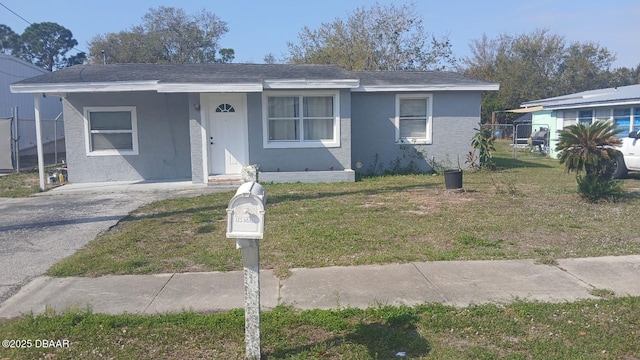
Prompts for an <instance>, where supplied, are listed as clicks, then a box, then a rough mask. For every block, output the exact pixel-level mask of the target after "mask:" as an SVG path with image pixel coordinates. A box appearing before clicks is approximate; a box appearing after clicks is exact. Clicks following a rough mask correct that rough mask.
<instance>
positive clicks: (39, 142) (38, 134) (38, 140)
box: [33, 94, 45, 191]
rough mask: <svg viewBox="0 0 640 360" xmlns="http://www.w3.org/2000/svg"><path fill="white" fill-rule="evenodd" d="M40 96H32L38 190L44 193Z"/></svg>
mask: <svg viewBox="0 0 640 360" xmlns="http://www.w3.org/2000/svg"><path fill="white" fill-rule="evenodd" d="M40 96H42V95H40V94H34V95H33V105H34V112H35V115H36V146H37V149H38V175H39V176H40V190H42V191H44V189H45V185H44V151H43V149H42V126H41V124H40Z"/></svg>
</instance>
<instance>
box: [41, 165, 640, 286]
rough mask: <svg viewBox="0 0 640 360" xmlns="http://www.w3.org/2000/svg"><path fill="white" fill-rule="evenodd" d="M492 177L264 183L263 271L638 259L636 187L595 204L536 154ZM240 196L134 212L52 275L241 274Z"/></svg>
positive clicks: (628, 184) (629, 184)
mask: <svg viewBox="0 0 640 360" xmlns="http://www.w3.org/2000/svg"><path fill="white" fill-rule="evenodd" d="M495 160H496V163H497V164H498V166H499V170H498V171H495V172H489V173H487V172H468V171H466V172H465V173H464V179H463V185H464V189H465V191H464V192H452V191H447V190H445V189H444V179H443V177H442V176H438V175H405V176H386V177H374V178H365V179H362V180H361V181H358V182H356V183H341V184H263V185H264V186H265V189H266V191H267V199H268V201H267V215H266V224H265V238H264V240H262V241H261V243H260V245H261V267H263V268H266V269H276V272H277V273H278V274H281V276H286V274H287V273H288V270H287V269H291V268H297V267H324V266H334V265H342V266H349V265H361V264H384V263H404V262H412V261H431V260H467V259H474V260H480V259H518V258H532V259H542V260H541V262H544V263H552V262H553V259H557V258H565V257H584V256H601V255H625V254H637V253H640V236H639V235H638V233H637V231H635V229H634V228H633V227H632V226H629V224H633V223H634V222H635V218H636V216H635V215H634V214H637V213H638V212H639V211H640V194H639V193H638V191H637V190H636V189H637V188H638V187H639V186H638V185H637V184H638V179H636V178H630V179H628V180H625V188H626V189H627V196H626V197H625V199H623V201H621V202H619V203H599V204H589V203H586V202H584V201H582V200H580V197H579V196H578V195H577V193H576V183H575V177H574V176H572V175H567V174H565V172H564V170H563V169H562V168H561V167H560V166H559V165H558V163H557V161H555V160H552V159H545V158H541V157H539V156H535V154H533V155H529V157H525V156H524V155H519V158H517V159H513V158H511V157H510V156H505V157H496V158H495ZM232 195H233V193H226V194H214V195H206V196H201V197H197V198H188V199H174V200H166V201H161V202H157V203H153V204H150V205H148V206H145V207H143V208H140V209H138V210H136V211H134V212H133V213H132V214H131V215H130V216H129V217H128V218H127V219H125V220H124V221H122V222H121V223H120V224H119V225H118V226H117V227H116V228H115V229H113V230H112V231H110V232H108V233H106V234H103V235H102V236H100V237H98V238H97V239H96V240H95V241H93V242H91V243H90V244H88V245H87V246H86V247H85V248H84V249H82V250H81V251H79V252H78V253H77V254H75V255H74V256H72V257H70V258H68V259H65V260H64V261H63V262H61V263H59V264H57V265H56V266H54V268H53V269H52V270H51V271H50V272H49V274H50V275H56V276H68V275H89V276H97V275H104V274H144V273H156V272H188V271H216V270H217V271H228V270H239V269H241V259H240V252H239V251H237V250H236V249H235V246H234V241H233V240H231V239H227V238H226V237H225V233H226V220H225V219H226V207H227V204H228V202H229V199H231V197H232Z"/></svg>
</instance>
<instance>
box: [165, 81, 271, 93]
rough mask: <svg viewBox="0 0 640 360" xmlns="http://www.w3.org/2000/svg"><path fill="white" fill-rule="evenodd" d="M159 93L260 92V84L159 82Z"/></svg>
mask: <svg viewBox="0 0 640 360" xmlns="http://www.w3.org/2000/svg"><path fill="white" fill-rule="evenodd" d="M157 89H158V92H159V93H198V92H200V93H220V92H243V93H244V92H261V91H262V84H260V83H239V84H229V83H227V84H224V83H215V84H212V83H199V84H198V83H172V84H166V83H160V84H158V88H157Z"/></svg>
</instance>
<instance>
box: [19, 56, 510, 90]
mask: <svg viewBox="0 0 640 360" xmlns="http://www.w3.org/2000/svg"><path fill="white" fill-rule="evenodd" d="M269 80H271V81H283V82H285V83H286V82H291V81H293V82H295V83H297V84H300V81H302V82H305V81H307V82H310V83H314V82H316V81H319V82H320V83H322V82H327V83H328V84H329V85H328V86H330V84H331V83H332V82H335V84H338V83H340V82H342V83H341V84H343V85H342V87H350V88H354V87H358V86H359V87H358V88H357V89H355V90H356V91H388V90H389V89H398V88H402V87H406V89H405V90H407V89H408V90H411V89H414V90H420V89H422V90H424V89H425V88H436V89H443V90H444V89H449V90H469V89H471V90H497V86H498V84H493V83H489V82H486V81H483V80H478V79H475V78H472V77H469V76H465V75H462V74H459V73H454V72H447V71H347V70H344V69H342V68H340V67H338V66H333V65H299V64H220V63H214V64H106V65H77V66H73V67H70V68H66V69H62V70H58V71H55V72H52V73H47V74H43V75H41V76H36V77H33V78H30V79H25V80H22V81H19V82H17V83H14V84H13V85H16V86H15V87H14V86H13V85H12V91H13V90H17V91H21V92H39V91H43V92H44V91H48V90H51V89H54V88H55V89H56V90H57V91H63V92H64V89H63V88H64V87H66V86H72V87H73V86H76V87H77V86H80V87H79V88H76V89H75V91H81V90H82V89H84V90H86V91H98V90H95V88H91V86H92V85H94V84H117V83H145V82H148V83H152V84H157V85H167V84H168V85H170V86H174V85H187V86H188V85H189V84H205V85H207V86H208V85H216V84H221V85H229V86H234V85H236V84H237V85H243V84H250V85H252V86H253V85H255V86H259V87H260V89H262V85H263V82H265V81H269ZM345 81H346V82H345ZM358 84H359V85H358ZM85 85H87V87H86V88H85ZM153 86H155V85H149V87H148V90H151V89H153V88H154V87H153ZM324 86H327V84H324ZM61 87H62V88H61ZM311 87H313V85H311ZM280 88H282V87H280ZM78 89H80V90H78ZM156 89H157V87H156ZM53 91H55V90H53ZM111 91H116V90H111Z"/></svg>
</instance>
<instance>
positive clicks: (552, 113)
mask: <svg viewBox="0 0 640 360" xmlns="http://www.w3.org/2000/svg"><path fill="white" fill-rule="evenodd" d="M521 106H522V107H524V108H531V109H533V110H535V111H534V112H533V117H532V120H531V124H532V127H533V128H534V129H540V128H548V129H549V131H550V135H551V136H550V141H549V148H550V149H549V150H550V154H551V156H553V157H558V153H557V152H556V151H555V147H556V145H557V142H558V131H559V130H562V129H564V128H565V127H567V126H569V125H575V124H578V123H581V124H590V123H592V122H594V121H599V120H604V121H612V122H614V123H615V124H616V125H617V127H618V129H620V130H621V132H620V134H618V137H620V138H622V139H625V138H628V136H629V133H630V132H631V131H639V130H640V84H639V85H630V86H621V87H617V88H607V89H597V90H590V91H583V92H579V93H575V94H569V95H563V96H557V97H552V98H547V99H541V100H535V101H529V102H526V103H523V104H522V105H521Z"/></svg>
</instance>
